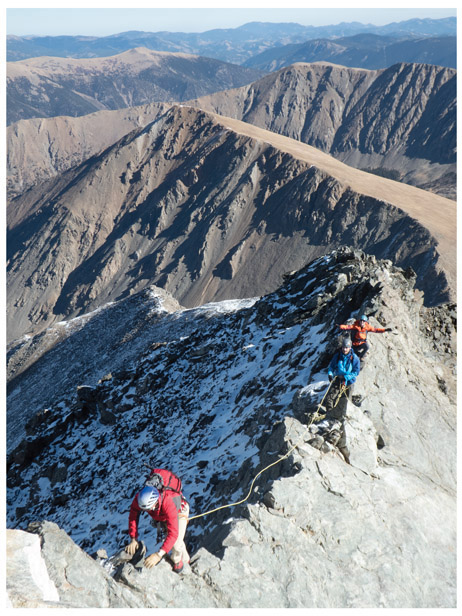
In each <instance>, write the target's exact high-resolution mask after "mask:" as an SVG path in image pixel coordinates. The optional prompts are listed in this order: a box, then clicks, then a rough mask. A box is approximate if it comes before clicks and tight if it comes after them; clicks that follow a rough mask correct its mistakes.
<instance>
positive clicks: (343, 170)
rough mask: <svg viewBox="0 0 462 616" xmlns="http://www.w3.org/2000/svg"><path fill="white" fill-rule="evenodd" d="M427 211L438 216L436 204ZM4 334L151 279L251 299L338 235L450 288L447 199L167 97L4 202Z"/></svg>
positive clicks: (184, 299)
mask: <svg viewBox="0 0 462 616" xmlns="http://www.w3.org/2000/svg"><path fill="white" fill-rule="evenodd" d="M435 212H437V214H435ZM8 225H9V236H8V259H9V273H8V334H9V340H13V339H15V338H18V337H19V336H21V335H22V334H24V333H26V332H28V331H30V330H33V331H39V330H40V329H43V328H44V327H46V326H47V325H50V324H51V323H53V322H55V321H57V320H60V319H62V318H64V317H66V318H68V317H71V316H77V315H80V314H83V313H85V312H88V311H90V310H94V309H95V308H97V307H98V306H100V305H101V304H102V303H106V302H108V301H113V300H115V299H119V298H122V297H125V296H127V295H129V294H131V293H134V292H136V291H139V290H141V289H143V288H145V287H146V286H148V285H152V284H156V285H157V286H160V287H161V288H163V289H165V290H167V291H169V292H170V293H172V294H173V295H174V297H175V298H176V299H177V300H178V301H179V302H180V303H181V304H183V305H185V306H195V305H200V304H202V303H204V302H207V301H211V300H222V299H229V298H236V297H238V298H239V297H248V296H254V295H256V294H258V295H259V294H261V293H265V292H268V291H270V290H272V289H274V288H276V287H277V286H278V284H279V283H280V281H281V277H282V275H283V274H284V273H285V272H287V271H289V270H292V269H294V268H298V267H301V266H302V265H303V264H304V263H306V261H307V260H309V259H311V258H313V257H316V256H318V255H320V254H324V253H325V252H327V251H328V250H330V249H331V248H334V247H335V246H338V245H339V244H341V243H349V244H352V245H357V246H361V247H362V248H364V249H367V250H370V251H371V252H373V253H375V254H377V255H379V256H381V257H386V258H390V259H393V260H394V261H396V262H397V263H399V264H403V265H405V266H409V265H410V266H412V267H413V268H414V269H415V271H416V272H417V273H418V285H419V286H420V288H422V289H423V290H424V291H425V294H426V301H427V303H434V302H439V301H444V300H445V299H446V298H448V297H449V296H451V294H452V293H453V290H454V289H455V205H454V204H453V203H452V202H451V201H448V200H445V199H442V198H441V197H437V196H435V195H432V194H430V193H426V192H424V191H420V190H418V189H415V188H412V187H410V186H405V185H402V184H399V183H397V182H392V181H390V180H386V179H384V178H379V177H375V176H371V175H369V174H364V173H362V172H360V171H357V170H355V169H351V168H349V167H347V166H345V165H342V164H341V163H339V162H338V161H336V160H335V159H333V158H332V157H330V156H328V155H326V154H323V153H322V152H320V151H319V150H315V149H314V148H311V147H310V146H307V145H305V144H302V143H300V142H298V141H295V140H292V139H288V138H287V137H282V136H280V135H275V134H274V133H270V132H269V131H264V130H262V129H259V128H256V127H254V126H252V125H250V124H246V123H244V122H238V121H237V120H233V119H231V118H221V117H219V116H213V115H211V114H206V113H204V112H201V111H197V110H196V109H193V108H188V107H184V106H179V107H172V108H171V109H170V110H169V111H168V112H167V113H166V114H165V115H164V116H162V117H161V118H159V119H158V120H157V121H155V122H153V123H152V124H150V125H148V126H147V127H145V128H144V129H140V130H138V131H134V132H133V133H130V134H129V135H127V136H126V137H124V138H123V139H122V140H121V141H119V142H118V143H116V144H115V145H114V146H113V147H112V148H109V149H108V150H106V151H105V152H104V153H103V154H102V155H100V156H97V157H94V158H92V159H89V160H87V161H86V162H85V163H83V164H82V165H81V166H79V167H77V168H75V169H71V170H69V171H68V172H66V173H64V174H62V175H61V176H60V177H59V178H57V179H56V180H54V181H52V182H50V183H49V185H41V186H39V187H37V189H31V190H29V191H28V192H27V193H25V194H24V195H22V196H21V197H20V198H18V199H16V200H15V201H14V202H13V204H12V206H10V207H9V208H8Z"/></svg>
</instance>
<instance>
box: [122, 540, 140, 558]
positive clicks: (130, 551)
mask: <svg viewBox="0 0 462 616" xmlns="http://www.w3.org/2000/svg"><path fill="white" fill-rule="evenodd" d="M137 549H138V541H137V540H136V539H134V538H133V539H132V540H131V542H130V543H129V544H128V545H126V546H125V551H126V552H127V554H130V556H133V554H134V553H135V552H136V550H137Z"/></svg>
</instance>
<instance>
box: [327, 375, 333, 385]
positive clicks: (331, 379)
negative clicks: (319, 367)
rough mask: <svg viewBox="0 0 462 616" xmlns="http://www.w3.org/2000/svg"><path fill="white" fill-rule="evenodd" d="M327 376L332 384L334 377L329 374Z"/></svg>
mask: <svg viewBox="0 0 462 616" xmlns="http://www.w3.org/2000/svg"><path fill="white" fill-rule="evenodd" d="M327 376H328V377H329V381H330V382H331V383H332V381H333V380H334V375H333V374H328V375H327Z"/></svg>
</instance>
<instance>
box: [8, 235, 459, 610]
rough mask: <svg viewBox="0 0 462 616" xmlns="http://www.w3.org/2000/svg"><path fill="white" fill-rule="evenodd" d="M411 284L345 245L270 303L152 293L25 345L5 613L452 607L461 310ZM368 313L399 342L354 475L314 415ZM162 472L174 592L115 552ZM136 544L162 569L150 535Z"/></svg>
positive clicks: (13, 454)
mask: <svg viewBox="0 0 462 616" xmlns="http://www.w3.org/2000/svg"><path fill="white" fill-rule="evenodd" d="M415 282H416V276H415V273H414V272H413V271H412V269H410V268H409V269H406V270H403V269H400V268H398V267H396V266H394V265H393V264H392V263H391V262H390V261H385V260H379V259H377V258H376V257H374V256H371V255H367V254H365V253H363V252H361V251H358V250H354V249H352V248H347V247H344V248H339V249H337V250H335V251H333V252H330V253H329V254H328V255H325V256H322V257H319V258H317V259H315V260H314V261H312V262H310V263H309V264H307V265H306V266H304V267H302V268H301V269H300V270H298V271H295V272H291V273H289V274H287V275H286V276H285V278H284V282H283V284H282V285H281V286H280V287H279V288H278V289H277V290H276V291H274V292H273V293H270V294H268V295H265V296H262V297H257V298H251V299H246V300H236V301H225V302H218V303H213V304H208V305H204V306H201V307H198V308H195V309H184V308H182V307H181V306H179V305H176V304H175V303H174V302H173V301H171V300H169V298H168V295H167V294H165V293H164V294H162V293H161V292H160V291H159V290H156V289H155V288H151V290H150V291H149V292H148V291H147V290H144V291H141V292H140V293H138V294H135V295H133V296H131V297H127V298H125V299H123V300H121V301H119V302H114V303H112V304H108V305H107V306H103V307H101V309H100V310H98V311H95V312H93V313H91V314H87V315H85V316H84V317H83V316H82V317H79V318H77V319H74V320H73V321H72V322H68V323H61V324H56V325H54V326H53V327H50V328H49V329H48V330H47V331H46V334H40V335H38V336H35V337H33V338H30V339H27V340H26V339H25V340H23V341H22V342H21V344H19V343H18V345H17V346H16V347H15V348H14V349H12V351H11V354H10V358H9V360H10V370H11V372H10V374H11V378H10V400H11V402H12V404H13V403H14V404H13V406H12V407H11V410H10V411H9V415H8V417H9V432H8V495H7V496H8V512H7V515H8V527H9V530H8V531H7V549H8V560H7V590H8V601H9V605H10V607H67V608H74V607H75V608H82V607H86V608H91V607H117V608H126V607H138V608H141V607H144V608H148V607H157V608H165V607H169V608H172V607H173V608H257V607H258V608H265V607H267V608H310V607H311V608H379V607H382V608H455V606H456V396H455V319H456V317H455V307H454V305H452V304H442V305H440V306H437V307H426V306H425V305H424V304H423V301H422V294H421V292H420V291H418V290H417V289H416V287H415ZM358 313H366V314H367V315H369V318H370V321H371V323H372V324H373V325H375V326H379V325H380V326H383V327H386V328H391V331H387V332H385V333H371V334H370V335H369V340H370V343H371V351H370V353H369V356H368V359H367V360H366V362H365V364H364V366H363V368H362V369H361V372H360V374H359V377H358V379H357V383H356V385H355V392H354V394H355V395H354V397H353V401H352V402H351V401H348V405H347V419H346V434H347V441H348V446H349V448H350V452H351V455H350V464H347V463H346V462H345V460H344V459H343V457H342V456H341V455H339V451H338V450H337V448H336V447H335V446H334V445H332V444H331V443H330V442H329V440H328V439H323V437H322V431H321V430H320V427H321V424H322V421H319V419H320V417H319V413H318V412H319V411H320V404H321V403H322V401H323V400H324V396H325V394H326V392H327V388H328V386H329V382H328V379H327V365H328V363H329V360H330V359H331V357H332V354H333V352H334V351H335V349H336V347H337V344H338V334H339V329H338V327H337V324H339V323H345V322H346V321H347V320H348V319H350V318H355V317H356V316H357V315H358ZM130 317H131V318H130ZM92 328H93V329H92ZM66 357H67V359H65V358H66ZM26 363H27V367H26V366H25V364H26ZM73 364H76V365H80V366H81V370H74V371H70V372H71V374H69V375H68V376H67V377H66V376H65V372H66V371H67V370H68V369H70V368H71V366H72V365H73ZM87 364H88V365H87ZM21 365H23V366H24V369H23V370H22V372H21V374H20V375H18V370H19V366H21ZM85 365H87V368H86V369H85V368H84V366H85ZM15 375H16V376H15ZM14 416H18V417H19V416H21V420H20V421H18V422H15V421H14V418H13V417H14ZM24 426H25V427H24ZM319 438H321V441H322V445H321V446H320V447H317V446H314V445H315V444H316V443H318V441H319ZM318 444H319V443H318ZM157 465H159V466H163V467H165V468H170V469H171V470H173V471H174V472H176V473H177V474H178V475H179V476H180V477H181V478H182V479H183V483H184V495H185V497H186V498H187V499H188V501H189V503H190V505H191V519H190V523H189V526H188V529H187V533H186V541H187V545H188V548H189V551H190V554H191V562H190V563H189V564H188V565H186V566H185V568H184V570H183V572H182V573H181V574H180V576H178V574H176V573H174V572H173V571H172V569H171V564H170V563H169V561H168V559H165V558H164V559H163V560H162V561H161V562H160V564H159V565H157V566H156V567H155V568H153V569H145V568H144V567H142V566H141V564H140V563H138V564H133V563H130V562H127V559H126V558H124V557H123V553H122V552H121V549H122V548H123V546H124V545H125V544H126V543H127V539H128V536H127V523H128V509H129V506H130V503H131V499H132V498H133V496H134V494H135V493H136V492H137V491H138V489H139V488H140V487H141V486H142V485H143V482H144V479H145V477H146V474H147V472H148V466H149V467H152V466H157ZM212 510H213V511H212ZM211 511H212V512H211ZM146 517H147V516H146ZM140 538H141V539H142V540H143V541H144V542H145V543H146V545H147V549H148V553H152V552H153V551H155V549H156V545H157V543H156V542H157V538H156V532H155V530H154V529H153V528H152V527H151V526H150V524H149V523H148V520H147V519H145V518H142V519H141V537H140Z"/></svg>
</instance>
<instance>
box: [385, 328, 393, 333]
mask: <svg viewBox="0 0 462 616" xmlns="http://www.w3.org/2000/svg"><path fill="white" fill-rule="evenodd" d="M385 331H386V332H392V331H393V330H392V329H391V327H386V328H385Z"/></svg>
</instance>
